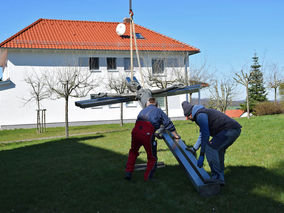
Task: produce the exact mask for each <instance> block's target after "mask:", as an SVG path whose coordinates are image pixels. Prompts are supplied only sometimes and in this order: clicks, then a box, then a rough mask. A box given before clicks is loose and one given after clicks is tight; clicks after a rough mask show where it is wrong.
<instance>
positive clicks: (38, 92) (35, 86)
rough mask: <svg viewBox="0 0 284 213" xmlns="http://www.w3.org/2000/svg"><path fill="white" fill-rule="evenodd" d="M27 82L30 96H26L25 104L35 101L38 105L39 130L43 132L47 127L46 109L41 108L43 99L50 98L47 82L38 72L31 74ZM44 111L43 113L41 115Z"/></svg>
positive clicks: (26, 79)
mask: <svg viewBox="0 0 284 213" xmlns="http://www.w3.org/2000/svg"><path fill="white" fill-rule="evenodd" d="M25 82H26V83H27V84H28V85H29V86H30V88H31V89H30V91H29V97H28V98H24V101H25V104H27V103H29V102H31V101H35V102H36V105H37V110H36V111H37V125H36V126H37V132H38V133H41V132H42V131H43V129H44V127H45V109H44V110H41V103H40V102H41V101H42V100H44V99H47V98H49V92H48V90H47V84H46V82H45V81H44V77H43V76H42V75H38V74H37V73H36V72H34V73H32V74H29V75H28V77H27V78H25ZM41 112H42V115H41Z"/></svg>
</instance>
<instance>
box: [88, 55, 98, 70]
mask: <svg viewBox="0 0 284 213" xmlns="http://www.w3.org/2000/svg"><path fill="white" fill-rule="evenodd" d="M89 69H90V70H91V71H92V70H99V69H100V58H99V57H90V58H89Z"/></svg>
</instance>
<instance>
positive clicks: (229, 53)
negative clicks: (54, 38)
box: [0, 0, 284, 78]
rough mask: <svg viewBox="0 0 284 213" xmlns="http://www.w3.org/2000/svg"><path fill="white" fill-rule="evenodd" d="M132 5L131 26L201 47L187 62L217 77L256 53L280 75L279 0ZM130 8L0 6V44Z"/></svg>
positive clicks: (283, 34) (30, 1)
mask: <svg viewBox="0 0 284 213" xmlns="http://www.w3.org/2000/svg"><path fill="white" fill-rule="evenodd" d="M132 6H133V11H134V21H135V23H137V24H139V25H142V26H144V27H147V28H149V29H152V30H154V31H157V32H160V33H162V34H165V35H167V36H170V37H172V38H175V39H177V40H180V41H182V42H185V43H188V44H190V45H193V46H195V47H197V48H199V49H200V50H201V53H199V54H197V55H194V56H192V57H190V60H191V63H195V64H198V63H201V62H202V61H203V60H206V61H207V65H208V67H209V69H210V70H211V71H213V72H214V73H216V75H217V76H219V78H222V76H224V75H232V73H233V72H236V71H238V70H240V69H241V68H242V66H243V65H250V64H251V57H252V56H253V54H254V53H255V52H256V53H257V54H258V56H259V57H260V61H261V63H264V65H269V64H272V63H274V64H277V65H278V66H279V67H280V70H281V71H282V72H284V27H283V25H284V12H283V11H284V1H283V0H214V1H213V0H199V1H196V0H175V1H172V0H151V1H150V0H143V1H142V0H132ZM128 9H129V0H104V1H101V0H81V1H78V0H69V1H58V0H57V1H54V0H49V1H46V0H43V1H35V0H25V1H20V0H9V1H2V2H1V13H0V41H1V42H2V41H4V40H5V39H7V38H9V37H10V36H12V35H13V34H15V33H17V32H18V31H19V30H21V29H23V28H24V27H26V26H28V25H29V24H31V23H33V22H34V21H36V20H37V19H39V18H50V19H70V20H88V21H116V22H119V21H122V19H123V18H124V17H128ZM266 67H268V66H266ZM265 70H266V72H268V70H267V68H266V69H265Z"/></svg>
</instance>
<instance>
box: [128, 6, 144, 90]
mask: <svg viewBox="0 0 284 213" xmlns="http://www.w3.org/2000/svg"><path fill="white" fill-rule="evenodd" d="M129 14H130V57H131V60H130V61H131V62H130V64H131V65H130V67H131V68H130V69H131V80H133V45H132V33H133V37H134V44H135V50H136V57H137V62H138V66H139V73H140V78H141V83H142V87H144V78H143V73H142V69H141V63H140V56H139V51H138V46H137V39H136V33H135V24H134V21H133V15H134V13H133V11H132V10H131V9H130V11H129Z"/></svg>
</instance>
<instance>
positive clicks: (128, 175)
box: [124, 172, 132, 180]
mask: <svg viewBox="0 0 284 213" xmlns="http://www.w3.org/2000/svg"><path fill="white" fill-rule="evenodd" d="M131 176H132V173H131V172H125V177H124V179H125V180H131Z"/></svg>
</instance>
